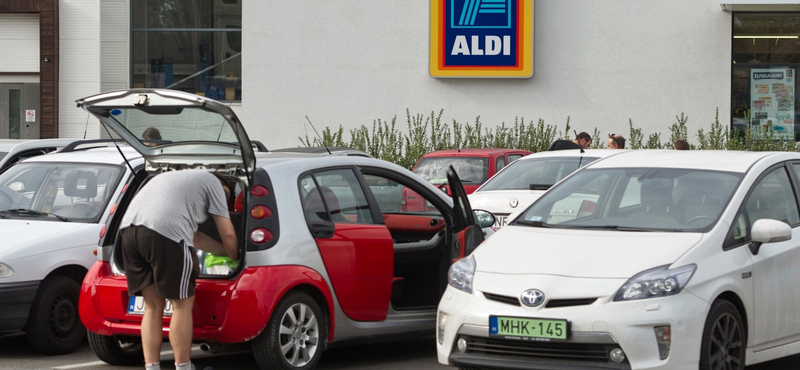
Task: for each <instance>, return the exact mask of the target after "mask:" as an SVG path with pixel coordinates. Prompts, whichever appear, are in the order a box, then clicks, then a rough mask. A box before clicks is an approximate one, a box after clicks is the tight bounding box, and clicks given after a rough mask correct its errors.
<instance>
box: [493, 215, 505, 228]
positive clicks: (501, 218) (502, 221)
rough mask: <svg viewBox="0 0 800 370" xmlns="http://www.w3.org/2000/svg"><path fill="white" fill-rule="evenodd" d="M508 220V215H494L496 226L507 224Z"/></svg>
mask: <svg viewBox="0 0 800 370" xmlns="http://www.w3.org/2000/svg"><path fill="white" fill-rule="evenodd" d="M507 221H508V215H495V216H494V225H493V226H494V227H495V228H496V229H499V228H501V227H503V226H506V222H507Z"/></svg>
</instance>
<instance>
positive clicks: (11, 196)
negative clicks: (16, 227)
mask: <svg viewBox="0 0 800 370" xmlns="http://www.w3.org/2000/svg"><path fill="white" fill-rule="evenodd" d="M12 208H13V209H17V208H30V201H28V198H26V197H25V196H24V195H22V194H20V193H17V192H16V191H14V190H13V189H11V188H9V187H7V186H0V209H12Z"/></svg>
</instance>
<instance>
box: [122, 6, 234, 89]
mask: <svg viewBox="0 0 800 370" xmlns="http://www.w3.org/2000/svg"><path fill="white" fill-rule="evenodd" d="M131 18H132V20H131V45H132V46H131V81H132V87H133V88H170V89H176V90H181V91H187V92H191V93H196V94H199V95H204V96H206V97H209V98H212V99H217V100H223V101H241V98H242V87H241V86H242V26H241V25H242V2H241V1H239V0H131Z"/></svg>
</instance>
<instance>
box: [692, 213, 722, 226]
mask: <svg viewBox="0 0 800 370" xmlns="http://www.w3.org/2000/svg"><path fill="white" fill-rule="evenodd" d="M716 219H717V218H716V217H714V216H709V215H700V216H694V217H692V218H690V219H689V221H686V225H691V224H692V223H694V222H697V221H700V220H709V221H714V220H716Z"/></svg>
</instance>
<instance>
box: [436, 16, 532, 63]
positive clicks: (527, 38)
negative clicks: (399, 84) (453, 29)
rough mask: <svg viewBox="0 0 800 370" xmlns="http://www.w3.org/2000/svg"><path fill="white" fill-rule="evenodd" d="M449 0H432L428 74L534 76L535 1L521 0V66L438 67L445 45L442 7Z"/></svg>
mask: <svg viewBox="0 0 800 370" xmlns="http://www.w3.org/2000/svg"><path fill="white" fill-rule="evenodd" d="M445 1H449V0H430V4H431V11H430V25H431V28H430V50H429V51H428V53H429V64H428V66H429V73H430V75H431V77H454V78H457V77H466V78H475V77H481V78H486V77H488V78H531V77H533V0H518V1H521V2H522V3H523V9H524V12H523V14H522V24H521V25H519V26H521V27H523V30H522V32H521V33H520V41H519V45H521V49H522V50H521V51H518V52H519V53H521V55H520V57H521V60H520V64H521V66H522V68H521V69H515V70H509V69H508V67H498V68H497V69H493V68H492V67H486V68H481V69H475V68H457V67H449V68H447V69H443V68H439V62H440V59H439V58H440V57H442V56H441V55H440V54H439V50H440V48H441V47H442V45H441V44H440V38H441V37H442V36H443V35H441V34H440V32H443V31H441V28H442V27H441V26H442V24H441V20H442V14H441V11H440V9H441V8H442V3H443V2H445Z"/></svg>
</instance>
